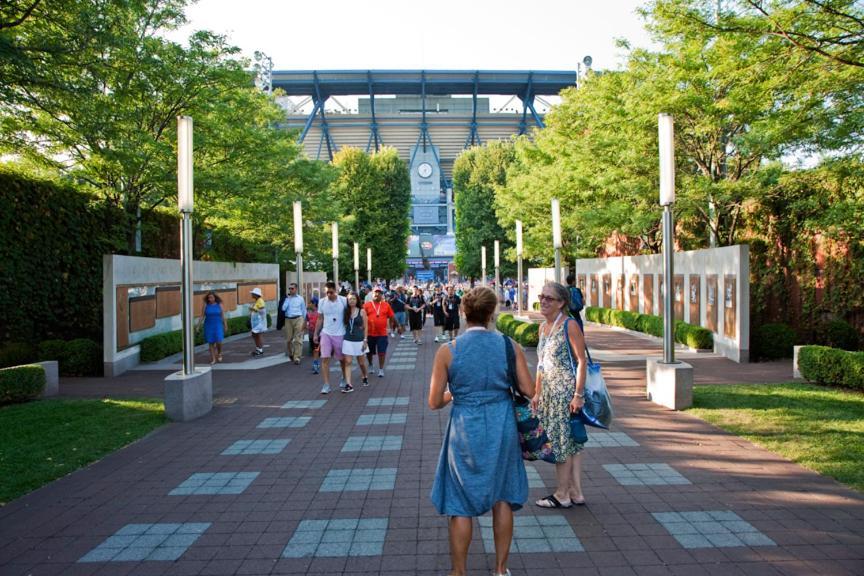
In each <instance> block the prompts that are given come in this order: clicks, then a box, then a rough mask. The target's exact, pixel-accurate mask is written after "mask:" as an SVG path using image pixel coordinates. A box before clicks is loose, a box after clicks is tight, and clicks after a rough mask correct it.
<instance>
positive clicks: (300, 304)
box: [282, 282, 306, 365]
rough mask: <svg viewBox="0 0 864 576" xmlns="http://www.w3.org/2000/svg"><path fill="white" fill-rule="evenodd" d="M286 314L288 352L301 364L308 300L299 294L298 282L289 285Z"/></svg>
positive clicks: (291, 359) (289, 356)
mask: <svg viewBox="0 0 864 576" xmlns="http://www.w3.org/2000/svg"><path fill="white" fill-rule="evenodd" d="M282 312H283V313H284V314H285V338H286V348H287V350H286V353H287V355H288V359H289V360H290V361H291V362H294V364H297V365H299V364H300V357H301V356H302V355H303V329H304V328H305V326H306V301H305V300H303V297H302V296H300V295H299V294H297V284H294V283H293V282H292V283H291V284H289V285H288V296H286V297H285V300H284V302H282Z"/></svg>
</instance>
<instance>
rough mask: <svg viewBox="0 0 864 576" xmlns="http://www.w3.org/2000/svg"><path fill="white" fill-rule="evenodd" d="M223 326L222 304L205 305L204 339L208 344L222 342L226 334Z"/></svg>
mask: <svg viewBox="0 0 864 576" xmlns="http://www.w3.org/2000/svg"><path fill="white" fill-rule="evenodd" d="M223 328H224V327H223V326H222V305H221V304H207V306H205V307H204V341H205V342H207V343H208V344H215V343H216V342H222V340H224V339H225V334H224V330H223Z"/></svg>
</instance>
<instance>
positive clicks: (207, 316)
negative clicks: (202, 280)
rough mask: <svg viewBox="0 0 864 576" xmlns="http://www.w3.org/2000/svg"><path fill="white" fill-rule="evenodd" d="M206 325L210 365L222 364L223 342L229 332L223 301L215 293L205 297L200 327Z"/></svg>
mask: <svg viewBox="0 0 864 576" xmlns="http://www.w3.org/2000/svg"><path fill="white" fill-rule="evenodd" d="M202 322H203V323H204V340H205V341H206V342H207V343H208V344H209V345H210V364H215V363H216V362H222V340H224V339H225V332H227V331H228V322H227V321H226V320H225V311H224V310H223V309H222V299H221V298H219V295H218V294H216V293H215V292H208V293H207V295H206V296H204V307H203V308H202V309H201V319H200V320H199V321H198V327H199V328H200V327H201V323H202Z"/></svg>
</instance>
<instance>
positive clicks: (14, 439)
mask: <svg viewBox="0 0 864 576" xmlns="http://www.w3.org/2000/svg"><path fill="white" fill-rule="evenodd" d="M163 423H165V412H164V409H163V406H162V401H161V400H154V399H140V400H108V399H105V400H60V399H52V400H38V401H35V402H28V403H26V404H15V405H12V406H5V407H2V408H0V506H3V505H5V504H6V503H7V502H9V501H11V500H13V499H15V498H18V497H19V496H22V495H24V494H26V493H27V492H30V491H31V490H35V489H36V488H39V487H40V486H43V485H45V484H47V483H48V482H51V481H52V480H56V479H57V478H60V477H61V476H65V475H66V474H69V473H70V472H73V471H75V470H77V469H78V468H81V467H82V466H86V465H87V464H90V463H91V462H95V461H96V460H99V459H100V458H102V457H103V456H105V455H106V454H108V453H110V452H113V451H115V450H117V449H118V448H122V447H123V446H125V445H127V444H129V443H130V442H133V441H135V440H137V439H139V438H141V437H142V436H144V435H146V434H147V433H148V432H150V431H151V430H153V429H154V428H158V427H159V426H161V425H162V424H163Z"/></svg>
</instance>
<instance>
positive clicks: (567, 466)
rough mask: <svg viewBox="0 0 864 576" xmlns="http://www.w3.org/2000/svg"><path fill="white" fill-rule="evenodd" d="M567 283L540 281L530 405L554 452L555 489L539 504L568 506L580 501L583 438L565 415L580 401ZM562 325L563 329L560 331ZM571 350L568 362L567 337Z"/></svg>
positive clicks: (581, 352) (580, 349)
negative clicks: (572, 431)
mask: <svg viewBox="0 0 864 576" xmlns="http://www.w3.org/2000/svg"><path fill="white" fill-rule="evenodd" d="M569 301H570V295H569V292H568V291H567V288H566V287H565V286H563V285H561V284H558V283H556V282H549V283H547V284H546V285H545V286H543V291H542V293H541V294H540V312H541V313H542V314H543V317H544V318H545V321H544V322H543V323H542V324H541V325H540V342H539V343H538V346H537V359H538V366H537V368H538V370H537V382H536V385H535V390H536V392H535V395H534V398H532V401H531V405H532V407H533V408H534V410H535V412H536V413H537V416H538V418H539V419H540V423H541V424H542V425H543V429H544V430H545V431H546V434H547V435H548V436H549V441H550V443H551V445H552V453H553V455H554V457H555V476H556V478H557V481H558V487H557V488H556V490H555V492H553V493H552V494H550V495H549V496H546V497H545V498H541V499H540V500H537V502H536V504H537V506H539V507H541V508H570V507H571V506H581V505H583V504H585V497H584V496H583V494H582V448H583V447H584V445H583V444H580V443H578V442H575V441H574V440H573V439H572V438H571V437H570V415H571V414H574V413H576V412H578V411H579V410H581V409H582V406H583V405H584V404H585V399H584V395H585V376H586V372H585V368H586V366H587V362H586V358H585V336H584V334H582V330H581V329H580V328H579V325H578V324H576V322H567V318H568V317H569V316H568V314H567V305H568V302H569ZM565 327H566V332H565ZM565 338H569V340H570V349H571V350H572V351H573V356H574V358H573V361H574V362H576V366H575V372H576V374H575V378H574V374H573V372H574V366H573V365H572V364H571V360H570V353H569V351H568V349H567V341H566V340H565Z"/></svg>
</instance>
